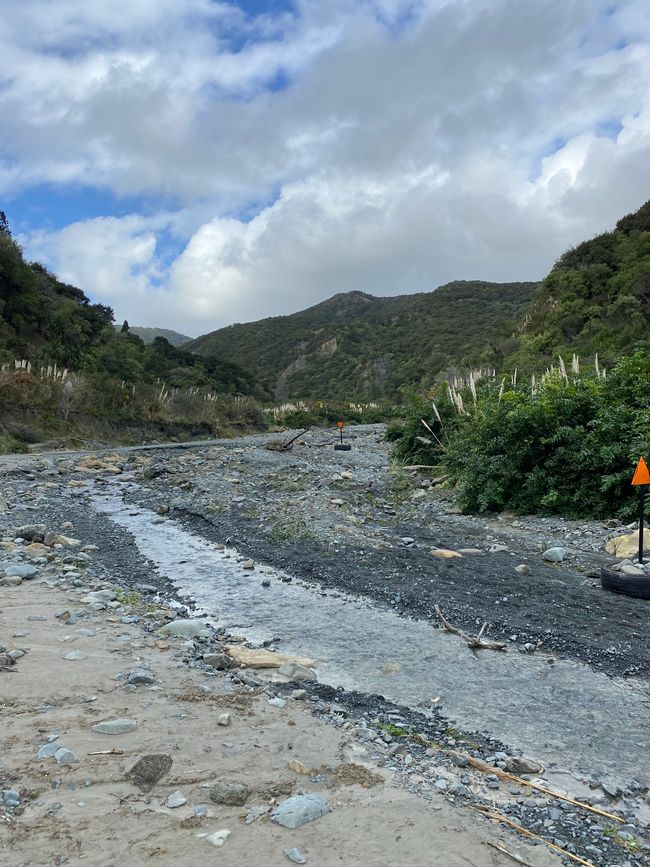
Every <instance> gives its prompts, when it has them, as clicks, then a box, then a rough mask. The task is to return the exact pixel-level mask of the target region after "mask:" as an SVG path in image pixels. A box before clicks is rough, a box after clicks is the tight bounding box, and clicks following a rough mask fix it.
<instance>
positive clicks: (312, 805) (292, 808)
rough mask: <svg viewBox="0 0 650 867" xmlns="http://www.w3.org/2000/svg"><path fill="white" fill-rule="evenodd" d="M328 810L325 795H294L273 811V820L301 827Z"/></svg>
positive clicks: (284, 824)
mask: <svg viewBox="0 0 650 867" xmlns="http://www.w3.org/2000/svg"><path fill="white" fill-rule="evenodd" d="M327 812H329V804H328V803H327V798H325V797H324V796H323V795H318V794H309V795H294V797H293V798H287V800H286V801H283V802H282V803H281V804H280V805H279V806H278V807H276V808H275V810H274V811H273V812H272V813H271V820H272V821H273V822H276V823H277V824H278V825H283V826H284V827H285V828H300V826H301V825H306V824H307V822H313V821H314V819H320V818H321V816H324V815H325V814H326V813H327Z"/></svg>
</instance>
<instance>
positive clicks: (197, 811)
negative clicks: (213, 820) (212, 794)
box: [194, 804, 208, 819]
mask: <svg viewBox="0 0 650 867" xmlns="http://www.w3.org/2000/svg"><path fill="white" fill-rule="evenodd" d="M194 815H195V816H196V817H197V819H204V818H205V817H206V816H207V815H208V808H207V807H206V806H205V804H198V805H197V806H196V807H195V808H194Z"/></svg>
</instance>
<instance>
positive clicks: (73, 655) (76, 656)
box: [63, 650, 88, 662]
mask: <svg viewBox="0 0 650 867" xmlns="http://www.w3.org/2000/svg"><path fill="white" fill-rule="evenodd" d="M63 658H64V659H67V660H69V661H72V662H76V661H77V660H80V659H88V655H87V654H86V653H82V652H81V651H80V650H71V651H70V653H66V655H65V656H64V657H63Z"/></svg>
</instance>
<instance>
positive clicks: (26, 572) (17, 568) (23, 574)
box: [5, 563, 38, 581]
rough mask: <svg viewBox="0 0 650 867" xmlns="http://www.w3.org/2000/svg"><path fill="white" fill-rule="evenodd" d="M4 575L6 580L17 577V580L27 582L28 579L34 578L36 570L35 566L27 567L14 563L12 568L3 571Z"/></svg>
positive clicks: (36, 573)
mask: <svg viewBox="0 0 650 867" xmlns="http://www.w3.org/2000/svg"><path fill="white" fill-rule="evenodd" d="M5 575H6V576H7V578H10V577H12V576H17V577H18V578H22V579H23V581H29V579H30V578H34V576H36V575H38V568H37V567H36V566H27V565H23V564H22V563H15V564H14V565H12V566H7V568H6V569H5Z"/></svg>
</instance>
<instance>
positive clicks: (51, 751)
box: [36, 741, 60, 759]
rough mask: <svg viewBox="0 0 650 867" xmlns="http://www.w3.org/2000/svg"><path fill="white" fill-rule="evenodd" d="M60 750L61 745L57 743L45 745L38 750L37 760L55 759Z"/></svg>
mask: <svg viewBox="0 0 650 867" xmlns="http://www.w3.org/2000/svg"><path fill="white" fill-rule="evenodd" d="M59 749H60V747H59V745H58V744H57V742H56V741H52V743H49V744H43V745H42V746H40V747H39V748H38V752H37V753H36V758H37V759H53V758H54V756H55V755H56V753H57V751H58V750H59Z"/></svg>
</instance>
